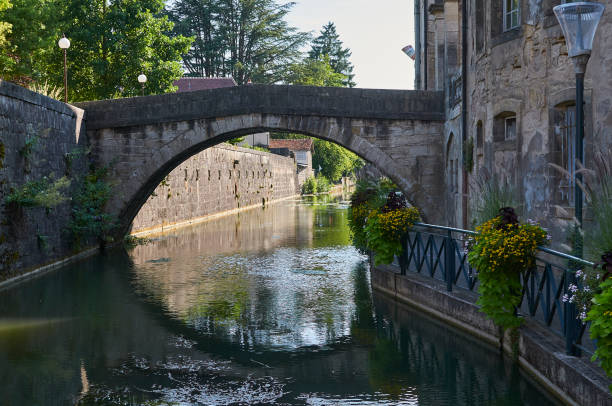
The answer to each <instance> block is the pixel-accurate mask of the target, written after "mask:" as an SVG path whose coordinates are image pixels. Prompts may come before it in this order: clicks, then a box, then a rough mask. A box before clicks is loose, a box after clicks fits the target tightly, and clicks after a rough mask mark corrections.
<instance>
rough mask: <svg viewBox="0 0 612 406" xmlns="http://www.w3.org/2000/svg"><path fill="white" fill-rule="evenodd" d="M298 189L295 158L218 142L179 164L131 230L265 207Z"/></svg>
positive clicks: (292, 194)
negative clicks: (248, 207)
mask: <svg viewBox="0 0 612 406" xmlns="http://www.w3.org/2000/svg"><path fill="white" fill-rule="evenodd" d="M298 193H299V188H298V183H297V176H296V165H295V161H294V159H293V158H287V157H283V156H280V155H275V154H271V153H267V152H260V151H256V150H252V149H247V148H240V147H235V146H232V145H229V144H220V145H218V146H215V147H211V148H208V149H206V150H204V151H202V152H200V153H199V154H197V155H194V156H193V157H191V158H189V159H188V160H186V161H185V162H183V163H182V164H180V165H179V166H178V167H177V168H175V169H174V170H173V171H172V172H171V173H170V175H168V176H167V177H166V179H164V180H163V181H162V182H161V183H160V185H159V186H158V187H157V188H156V189H155V192H154V193H153V194H152V195H151V196H150V197H149V199H148V200H147V202H146V203H145V204H144V206H143V207H142V208H141V209H140V212H139V213H138V215H137V216H136V218H135V219H134V221H133V223H132V232H139V231H143V230H149V229H153V228H157V227H160V226H165V225H172V224H176V223H180V222H186V221H189V220H192V219H196V218H198V217H204V216H207V215H211V214H215V213H220V212H223V211H227V210H234V209H240V208H244V207H247V206H252V205H260V206H261V205H263V204H267V203H269V202H270V201H273V200H277V199H282V198H286V197H289V196H294V195H296V194H298Z"/></svg>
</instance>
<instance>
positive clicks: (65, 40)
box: [57, 37, 70, 49]
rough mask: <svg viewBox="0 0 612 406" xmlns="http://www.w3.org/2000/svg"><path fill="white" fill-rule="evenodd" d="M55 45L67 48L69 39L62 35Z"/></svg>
mask: <svg viewBox="0 0 612 406" xmlns="http://www.w3.org/2000/svg"><path fill="white" fill-rule="evenodd" d="M57 45H59V47H60V48H62V49H68V48H70V40H69V39H68V38H66V37H62V38H60V40H59V41H57Z"/></svg>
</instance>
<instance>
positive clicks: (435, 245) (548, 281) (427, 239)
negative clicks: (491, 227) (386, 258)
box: [398, 223, 595, 356]
mask: <svg viewBox="0 0 612 406" xmlns="http://www.w3.org/2000/svg"><path fill="white" fill-rule="evenodd" d="M475 234H476V233H475V232H474V231H470V230H462V229H460V228H453V227H444V226H437V225H432V224H424V223H416V224H415V225H414V227H413V228H412V230H411V231H410V232H409V233H408V234H407V235H406V236H405V237H404V239H403V241H402V245H403V246H404V247H405V249H404V251H403V253H402V255H401V256H400V257H399V258H398V259H399V265H400V272H401V274H402V275H405V274H406V273H407V272H415V273H419V274H422V275H426V276H428V277H431V278H434V279H438V280H440V281H443V282H444V283H445V284H446V289H447V290H448V291H449V292H450V291H452V290H453V289H455V288H458V289H466V290H469V291H476V288H477V286H478V275H477V273H476V271H475V270H474V269H472V268H471V267H470V265H469V263H468V258H467V250H466V249H465V245H464V244H465V242H466V241H467V239H468V238H469V236H472V235H475ZM576 265H579V266H580V267H583V268H584V267H591V268H592V267H594V266H595V264H593V263H592V262H589V261H585V260H584V259H581V258H577V257H574V256H572V255H568V254H565V253H562V252H558V251H555V250H552V249H550V248H546V247H538V254H537V256H536V265H535V266H534V267H533V268H532V269H529V270H528V271H527V272H525V273H524V274H523V275H522V276H521V279H522V280H521V285H522V286H523V290H522V297H521V304H520V306H519V308H518V309H517V311H518V313H519V315H520V316H522V317H528V318H531V319H533V320H535V321H537V322H538V323H540V324H543V325H544V326H546V327H547V328H548V329H549V330H550V331H552V332H553V333H555V334H557V335H559V336H561V337H563V338H564V339H565V343H566V352H567V354H570V355H575V356H580V355H581V352H585V353H587V354H590V355H592V354H593V351H594V349H595V344H594V343H593V342H592V341H591V340H590V339H589V338H588V328H589V325H588V324H586V325H585V324H582V322H581V321H580V320H578V319H577V317H576V316H577V315H578V313H577V309H576V306H575V304H574V303H569V302H563V301H562V297H563V295H565V294H569V293H570V292H569V289H568V287H569V285H570V284H571V283H574V284H578V285H579V282H577V281H576V277H575V272H576V269H575V268H577V266H576ZM572 268H574V269H572ZM584 337H586V339H584V340H583V338H584ZM583 341H584V342H583Z"/></svg>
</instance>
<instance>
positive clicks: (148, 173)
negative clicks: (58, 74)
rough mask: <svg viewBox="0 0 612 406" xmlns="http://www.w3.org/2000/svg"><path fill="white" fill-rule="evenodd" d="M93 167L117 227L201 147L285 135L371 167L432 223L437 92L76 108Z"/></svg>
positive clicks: (437, 160)
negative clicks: (316, 141)
mask: <svg viewBox="0 0 612 406" xmlns="http://www.w3.org/2000/svg"><path fill="white" fill-rule="evenodd" d="M79 107H81V108H83V109H84V110H85V112H86V128H87V133H88V140H89V143H90V145H91V146H92V154H93V157H94V159H95V161H96V163H97V164H98V165H111V164H112V165H111V166H112V171H113V177H114V179H115V181H116V183H117V193H116V194H115V196H114V197H113V199H112V201H111V202H110V204H109V209H110V210H111V211H112V212H114V213H115V214H117V215H118V216H119V218H120V219H121V221H122V224H121V225H122V231H125V230H127V228H128V227H129V224H130V223H131V221H132V219H133V218H134V217H135V215H136V214H137V213H138V211H139V210H140V207H141V206H142V205H143V204H144V203H145V202H146V200H147V198H148V197H149V195H150V194H151V193H152V192H153V190H154V189H155V187H156V186H157V185H158V184H159V182H161V180H162V179H163V178H164V177H165V176H166V175H167V174H168V173H170V172H171V171H172V170H173V169H174V168H175V167H177V166H178V165H179V164H180V163H181V162H183V161H185V160H186V159H188V158H189V157H191V156H192V155H194V154H196V153H198V152H200V151H202V150H204V149H205V148H208V147H211V146H213V145H216V144H219V143H220V142H223V141H227V140H229V139H232V138H234V137H237V136H241V135H245V134H250V133H255V132H264V131H288V132H295V133H300V134H305V135H310V136H314V137H317V138H321V139H325V140H328V141H332V142H335V143H337V144H339V145H341V146H343V147H345V148H347V149H349V150H351V151H353V152H355V153H356V154H357V155H359V156H360V157H362V158H364V159H365V160H366V161H368V162H370V163H372V164H374V165H375V166H376V167H378V168H379V169H380V170H381V172H382V173H384V174H385V175H387V176H389V178H391V179H392V180H393V181H394V182H395V183H397V184H398V186H400V188H401V189H402V190H404V191H405V192H407V193H408V195H409V196H411V198H412V199H413V201H414V203H415V204H417V205H418V206H420V207H422V208H423V209H424V211H425V215H426V216H428V217H429V219H430V220H433V219H437V218H440V217H441V213H440V211H439V209H438V208H437V207H436V206H439V205H436V204H435V202H436V200H438V199H440V198H441V196H442V194H441V193H440V192H441V190H442V183H441V178H442V176H441V175H442V155H443V151H442V146H441V144H442V139H441V138H442V133H441V128H442V120H443V119H444V113H443V110H444V109H443V103H442V94H441V93H439V92H417V91H396V90H394V91H392V90H366V89H343V88H316V87H301V86H263V85H262V86H258V85H254V86H243V87H235V88H223V89H214V90H208V91H200V92H190V93H180V94H166V95H159V96H151V97H141V98H132V99H119V100H106V101H98V102H87V103H81V104H80V105H79Z"/></svg>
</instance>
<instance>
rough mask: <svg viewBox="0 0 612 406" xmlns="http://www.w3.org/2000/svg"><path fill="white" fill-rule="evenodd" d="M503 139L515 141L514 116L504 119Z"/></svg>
mask: <svg viewBox="0 0 612 406" xmlns="http://www.w3.org/2000/svg"><path fill="white" fill-rule="evenodd" d="M504 139H505V140H514V139H516V116H511V117H506V119H505V123H504Z"/></svg>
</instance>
